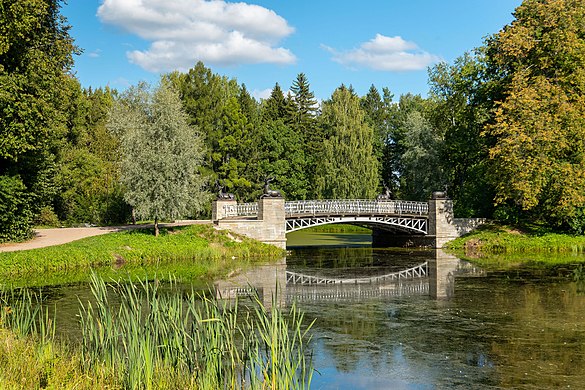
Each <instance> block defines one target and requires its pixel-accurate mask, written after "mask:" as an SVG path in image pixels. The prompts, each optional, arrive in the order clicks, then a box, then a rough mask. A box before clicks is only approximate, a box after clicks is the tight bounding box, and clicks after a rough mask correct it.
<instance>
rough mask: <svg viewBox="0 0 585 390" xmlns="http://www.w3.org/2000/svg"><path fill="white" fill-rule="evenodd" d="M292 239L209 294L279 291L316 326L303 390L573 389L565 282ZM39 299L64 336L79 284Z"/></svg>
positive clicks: (580, 339)
mask: <svg viewBox="0 0 585 390" xmlns="http://www.w3.org/2000/svg"><path fill="white" fill-rule="evenodd" d="M300 233H302V232H299V234H297V236H296V237H295V236H291V237H289V244H291V247H289V252H288V255H287V258H286V261H281V262H278V264H273V265H268V266H263V267H258V268H257V269H255V270H253V271H251V272H249V273H245V274H242V275H239V276H238V277H236V278H234V279H232V280H228V281H222V282H218V283H216V285H215V287H216V288H217V291H218V292H221V295H222V296H224V297H226V296H229V295H230V294H240V293H241V292H242V290H241V289H238V288H236V287H237V286H238V284H239V285H240V286H242V285H244V286H248V287H249V285H248V283H250V284H252V285H255V288H256V289H257V290H258V291H259V292H260V293H261V294H262V296H263V299H264V301H265V303H267V304H269V302H270V297H271V295H272V294H273V293H274V292H275V285H276V284H278V285H279V286H280V287H281V291H280V292H279V294H281V297H285V298H286V299H283V302H285V303H283V304H285V305H286V304H290V302H292V301H293V300H294V301H296V302H297V304H298V306H299V308H300V309H301V310H303V311H304V312H305V313H306V318H307V321H309V322H310V321H313V320H314V321H315V323H314V325H313V328H312V334H313V350H314V355H313V356H314V366H315V369H316V372H315V375H314V377H313V386H312V388H314V389H508V388H515V389H543V388H547V389H548V388H583V378H585V296H584V295H583V293H582V291H581V290H580V289H579V288H578V287H579V286H578V285H576V284H575V283H573V282H571V280H570V278H569V277H567V276H566V275H563V274H561V275H559V274H558V273H554V274H552V275H548V274H547V273H546V272H540V273H538V274H535V273H533V272H532V271H530V270H518V271H517V272H513V273H488V272H484V271H482V270H480V269H478V268H477V267H473V266H472V265H470V264H468V263H465V262H462V261H460V260H458V259H457V258H455V257H453V256H450V255H448V254H445V253H443V252H437V251H431V250H426V251H423V250H411V249H372V248H371V247H370V238H369V236H368V235H360V234H358V235H352V234H344V233H334V234H326V233H319V234H306V233H303V234H300ZM326 243H327V244H333V245H328V246H324V245H325V244H326ZM425 262H426V263H428V270H429V275H430V276H429V277H427V278H422V279H416V280H412V281H401V282H400V283H383V284H359V285H358V284H354V285H342V286H339V285H322V286H314V285H313V286H304V285H292V284H288V285H287V283H286V280H287V275H286V271H289V272H296V273H302V274H308V275H318V276H323V277H330V278H343V277H345V278H363V277H374V276H376V275H384V274H389V273H393V272H397V271H400V270H403V269H407V268H410V267H414V266H416V265H418V264H421V263H425ZM183 287H184V289H187V290H188V289H189V286H183ZM46 294H47V295H48V296H49V298H50V302H51V304H54V305H56V308H57V311H58V313H59V314H58V325H59V326H60V327H61V328H66V327H70V328H71V329H73V328H74V327H75V326H76V318H75V315H76V313H77V310H78V301H77V299H78V297H79V298H80V299H81V300H87V299H88V297H89V292H88V287H87V285H84V284H80V285H72V286H61V287H53V288H50V289H47V290H46ZM67 313H68V314H67Z"/></svg>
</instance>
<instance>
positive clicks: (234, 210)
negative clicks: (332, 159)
mask: <svg viewBox="0 0 585 390" xmlns="http://www.w3.org/2000/svg"><path fill="white" fill-rule="evenodd" d="M284 208H285V214H286V216H287V217H296V216H303V215H427V214H428V213H429V205H428V203H426V202H413V201H406V200H383V201H378V200H364V199H355V200H354V199H352V200H344V199H331V200H295V201H288V202H285V203H284ZM224 210H225V216H226V217H252V216H256V215H258V203H240V204H237V205H225V206H224Z"/></svg>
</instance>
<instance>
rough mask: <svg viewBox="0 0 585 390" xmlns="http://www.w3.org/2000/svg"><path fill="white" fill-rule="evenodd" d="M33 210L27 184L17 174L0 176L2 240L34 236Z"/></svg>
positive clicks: (0, 225)
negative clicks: (32, 224) (32, 227)
mask: <svg viewBox="0 0 585 390" xmlns="http://www.w3.org/2000/svg"><path fill="white" fill-rule="evenodd" d="M31 222H32V212H31V210H30V204H29V196H28V194H27V192H26V186H25V185H24V184H23V182H22V180H20V178H19V177H17V176H0V242H7V241H19V240H25V239H27V238H30V237H31V236H32V229H31Z"/></svg>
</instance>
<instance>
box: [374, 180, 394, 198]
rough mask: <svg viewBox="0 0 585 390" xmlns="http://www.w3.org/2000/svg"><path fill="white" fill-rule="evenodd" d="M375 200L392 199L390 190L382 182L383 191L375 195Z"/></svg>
mask: <svg viewBox="0 0 585 390" xmlns="http://www.w3.org/2000/svg"><path fill="white" fill-rule="evenodd" d="M376 200H392V190H390V188H389V187H388V186H387V185H386V184H384V193H383V194H380V195H378V196H377V197H376Z"/></svg>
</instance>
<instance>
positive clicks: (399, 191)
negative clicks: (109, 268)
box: [0, 0, 585, 241]
mask: <svg viewBox="0 0 585 390" xmlns="http://www.w3.org/2000/svg"><path fill="white" fill-rule="evenodd" d="M59 9H60V2H59V1H58V0H22V1H20V0H19V1H17V0H4V1H3V2H2V4H1V5H0V113H1V115H0V209H1V210H0V211H1V213H0V214H2V215H1V216H0V241H6V240H14V239H23V238H26V237H28V236H29V235H30V234H31V226H32V225H33V224H37V225H50V226H60V225H68V226H70V225H76V224H85V223H90V224H113V223H122V222H126V221H128V220H129V218H130V209H131V207H130V206H131V205H132V206H134V208H135V209H136V211H137V212H138V214H139V215H141V216H142V217H144V218H155V219H156V220H159V219H163V218H171V219H172V218H178V217H182V216H185V217H187V216H189V217H199V216H207V215H208V214H209V207H210V205H208V203H209V202H208V200H209V196H210V194H211V193H214V192H216V190H217V189H216V188H215V183H219V185H221V186H222V187H223V189H224V191H229V192H231V193H234V194H236V197H237V199H238V201H243V202H247V201H254V200H256V199H257V198H258V197H259V195H260V194H261V193H262V184H263V182H264V180H265V179H266V178H267V177H273V178H274V181H273V182H272V186H273V187H274V188H275V189H278V190H280V191H281V192H282V193H283V194H284V195H285V197H286V198H287V199H289V200H294V199H313V198H345V197H347V198H374V197H375V196H376V194H377V193H380V192H381V191H382V190H383V188H384V187H385V186H387V187H389V188H391V189H392V193H393V195H394V196H395V197H396V198H399V199H412V200H420V201H422V200H426V199H428V197H429V196H430V195H431V193H432V191H435V190H442V189H444V188H447V191H448V194H449V196H450V197H451V198H452V199H453V201H454V208H455V214H456V215H457V216H461V217H470V216H482V217H492V218H496V219H499V220H502V221H506V222H518V221H524V222H532V223H542V224H546V225H547V226H554V227H556V228H558V229H563V230H568V231H572V232H574V233H584V232H585V130H584V129H585V97H584V95H585V92H584V91H585V71H584V69H585V31H584V29H585V24H584V23H583V21H584V20H585V7H583V5H582V2H581V1H580V0H525V1H524V2H523V3H522V5H521V6H520V7H518V8H517V9H516V12H515V13H514V16H515V20H514V21H513V22H512V23H511V24H509V25H508V26H505V27H504V28H503V29H502V30H501V31H499V32H497V33H496V34H494V35H493V36H490V37H488V38H487V39H486V40H485V42H484V44H483V45H482V46H481V47H479V48H476V49H475V50H474V51H473V52H471V53H465V54H463V55H462V56H461V57H459V58H458V59H456V60H455V61H454V62H453V63H452V64H447V63H439V64H436V65H435V66H433V67H431V68H430V69H429V86H430V90H429V95H428V97H423V96H420V95H413V94H409V93H406V94H403V95H401V96H398V97H396V99H395V97H394V95H393V94H392V92H391V91H390V89H389V88H388V87H382V88H381V89H378V88H376V86H374V85H372V86H371V87H370V88H369V90H368V91H367V92H366V93H365V95H363V96H358V94H357V93H356V92H355V91H354V89H353V88H352V87H351V86H350V87H346V86H344V84H342V80H340V86H339V87H338V88H337V89H335V91H333V93H332V95H331V97H330V98H328V99H327V100H324V101H320V100H319V99H317V97H315V94H314V93H313V91H312V88H311V85H310V82H309V77H308V76H307V75H306V74H304V73H299V74H298V75H297V76H296V78H295V79H294V80H291V83H290V85H287V86H284V85H280V84H275V85H274V87H273V89H272V92H271V94H270V96H269V97H268V98H266V99H263V100H261V101H257V100H256V99H255V98H254V97H253V96H252V95H251V94H250V92H249V91H248V89H247V88H246V86H245V85H243V84H239V83H238V82H237V80H235V79H230V78H228V77H226V76H222V75H218V74H215V73H213V72H212V71H211V69H209V68H207V67H206V66H205V65H204V64H203V63H201V62H199V63H197V64H194V66H193V68H192V69H190V70H188V71H187V72H173V73H170V74H166V75H162V76H161V77H162V80H163V81H162V82H161V85H160V87H158V88H157V89H155V90H151V89H149V88H146V87H145V86H144V85H137V86H134V87H131V88H130V89H128V90H127V91H124V92H121V93H119V92H118V91H115V90H111V89H109V88H97V89H91V88H89V89H84V88H82V87H81V86H80V84H79V82H78V81H77V80H76V79H75V78H74V77H73V76H72V75H71V74H70V69H71V66H72V65H73V56H74V54H76V53H77V52H78V49H77V48H76V47H75V46H74V44H73V41H72V39H71V37H70V36H69V34H68V31H69V26H68V25H67V23H66V21H65V20H64V19H63V18H62V17H61V16H60V15H59ZM110 130H113V131H110ZM151 168H152V169H151ZM193 201H195V202H193Z"/></svg>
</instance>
